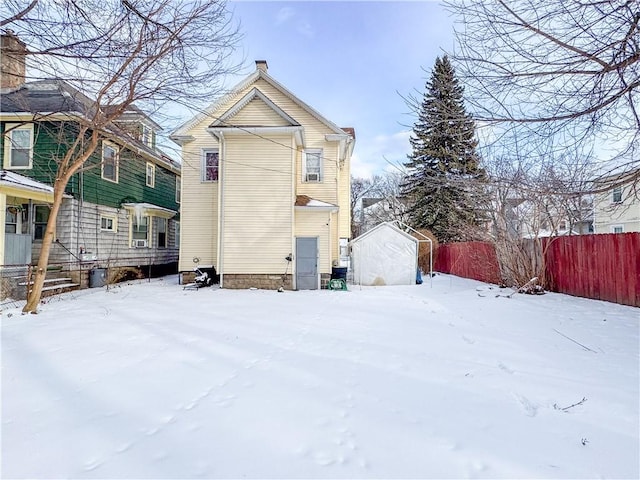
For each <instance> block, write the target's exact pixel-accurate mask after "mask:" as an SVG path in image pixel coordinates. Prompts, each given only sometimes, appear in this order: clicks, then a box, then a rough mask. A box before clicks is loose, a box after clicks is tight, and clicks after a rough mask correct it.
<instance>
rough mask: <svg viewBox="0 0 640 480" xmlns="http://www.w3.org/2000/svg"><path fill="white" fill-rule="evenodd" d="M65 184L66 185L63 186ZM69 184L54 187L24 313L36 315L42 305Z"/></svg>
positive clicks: (59, 184) (56, 184)
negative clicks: (45, 283) (57, 222)
mask: <svg viewBox="0 0 640 480" xmlns="http://www.w3.org/2000/svg"><path fill="white" fill-rule="evenodd" d="M62 183H64V185H62ZM66 184H67V182H61V181H57V182H56V183H55V185H54V187H53V205H52V206H51V211H50V212H49V220H48V221H47V228H46V230H45V233H44V238H43V239H42V250H41V251H40V257H39V258H38V266H37V267H36V270H35V273H34V275H33V285H31V291H29V295H28V297H27V304H26V305H25V306H24V308H23V309H22V313H36V312H37V309H38V305H39V304H40V298H42V287H43V286H44V281H45V279H46V277H47V266H48V265H49V254H50V253H51V245H52V244H53V241H54V234H55V230H56V221H57V218H58V212H59V211H60V207H61V205H62V199H63V197H64V189H65V187H66Z"/></svg>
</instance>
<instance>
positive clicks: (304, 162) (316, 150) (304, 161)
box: [302, 148, 324, 183]
mask: <svg viewBox="0 0 640 480" xmlns="http://www.w3.org/2000/svg"><path fill="white" fill-rule="evenodd" d="M307 153H314V154H316V155H319V156H320V173H319V175H318V177H319V178H318V180H309V179H308V178H307ZM314 173H315V172H314ZM323 181H324V152H323V149H322V148H307V149H305V150H304V151H303V152H302V182H303V183H322V182H323Z"/></svg>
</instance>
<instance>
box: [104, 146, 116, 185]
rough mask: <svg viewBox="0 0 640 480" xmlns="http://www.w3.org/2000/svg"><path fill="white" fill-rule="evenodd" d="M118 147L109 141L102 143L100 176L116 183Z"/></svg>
mask: <svg viewBox="0 0 640 480" xmlns="http://www.w3.org/2000/svg"><path fill="white" fill-rule="evenodd" d="M118 157H119V149H118V147H117V146H116V145H114V144H113V143H111V142H106V141H105V142H103V143H102V178H104V179H105V180H109V181H110V182H115V183H118Z"/></svg>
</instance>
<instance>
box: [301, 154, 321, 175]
mask: <svg viewBox="0 0 640 480" xmlns="http://www.w3.org/2000/svg"><path fill="white" fill-rule="evenodd" d="M302 163H303V165H302V175H303V177H302V181H303V182H311V183H318V182H322V149H321V148H315V149H308V150H305V151H304V154H303V159H302Z"/></svg>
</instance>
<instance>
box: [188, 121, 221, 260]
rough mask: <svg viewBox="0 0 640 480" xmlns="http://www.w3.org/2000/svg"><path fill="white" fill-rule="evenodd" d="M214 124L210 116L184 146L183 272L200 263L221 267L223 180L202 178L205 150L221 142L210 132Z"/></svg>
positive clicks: (213, 147)
mask: <svg viewBox="0 0 640 480" xmlns="http://www.w3.org/2000/svg"><path fill="white" fill-rule="evenodd" d="M210 123H211V119H208V118H207V119H204V120H203V121H202V122H201V123H200V124H199V125H198V126H196V127H195V128H194V129H193V130H192V131H191V134H192V135H193V136H194V137H195V139H194V141H192V142H189V143H186V144H185V145H184V146H183V148H182V172H181V178H182V187H183V188H182V192H181V203H180V244H179V247H180V257H179V258H180V260H179V265H178V270H180V271H191V270H193V267H195V265H196V263H201V264H203V265H205V264H206V265H216V268H218V259H217V255H218V248H217V247H218V227H217V223H218V188H219V183H218V182H203V181H202V158H203V153H202V152H203V149H216V150H217V149H218V142H217V141H216V139H215V138H213V137H212V136H211V134H210V133H209V132H207V127H208V126H209V124H210ZM194 259H197V260H198V262H194V261H193V260H194Z"/></svg>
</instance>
